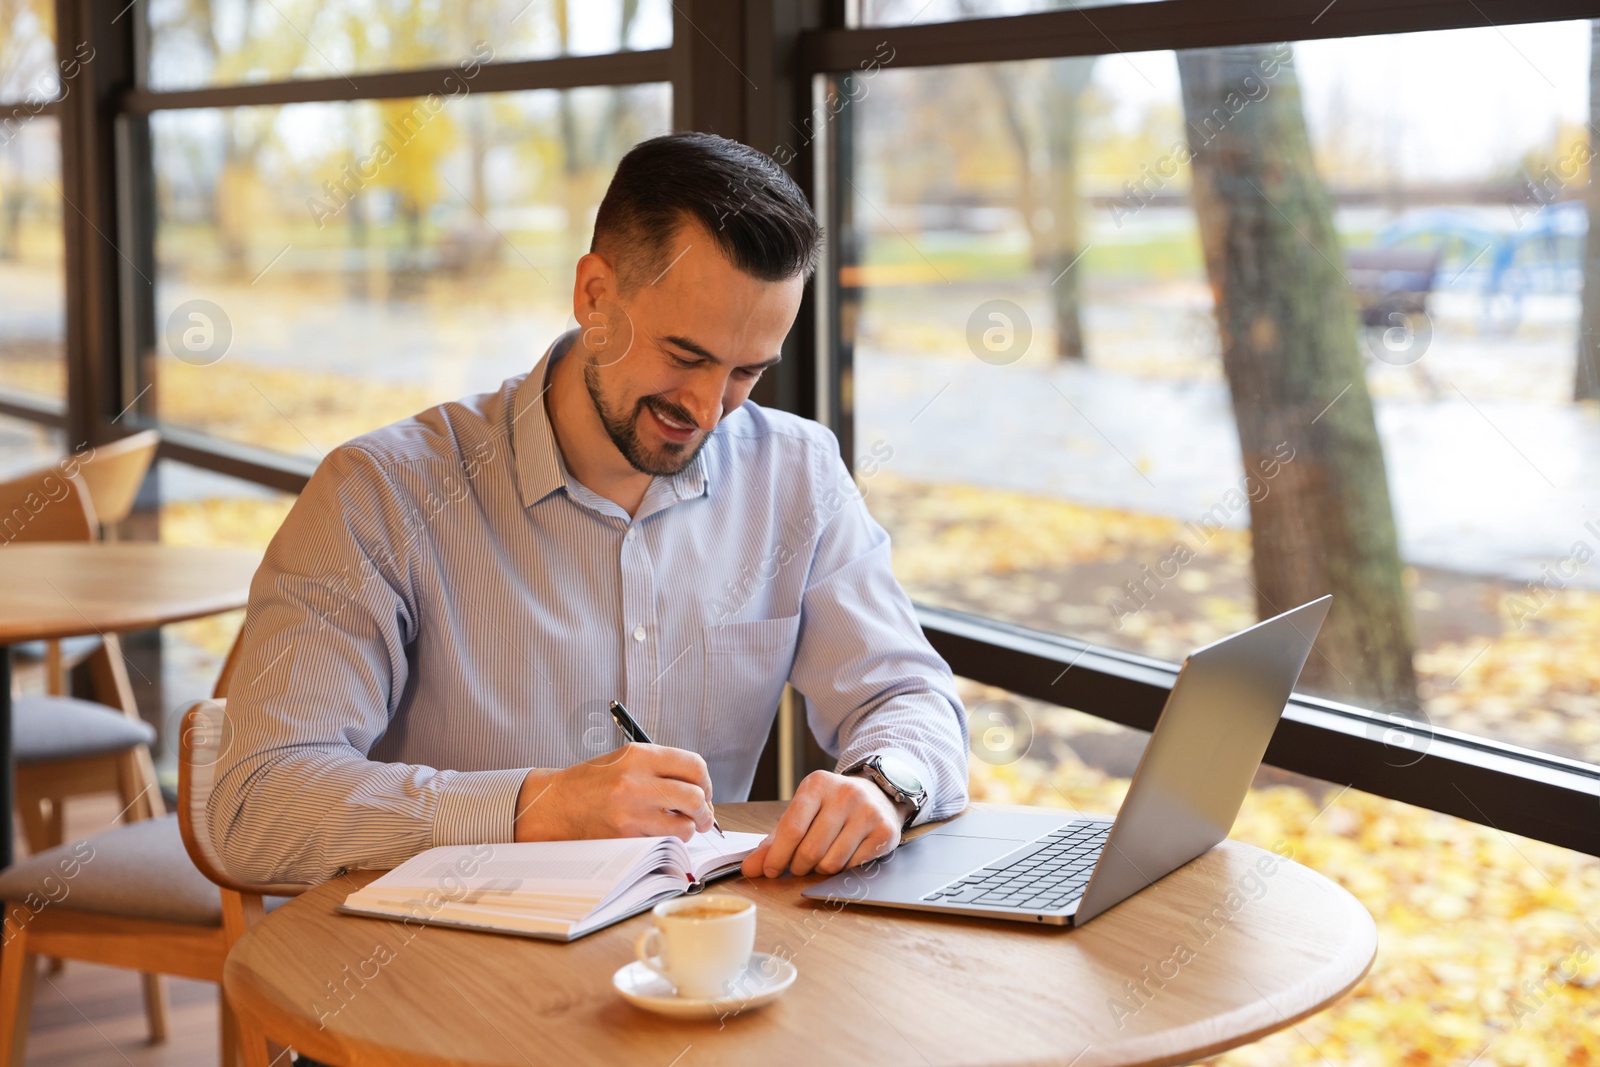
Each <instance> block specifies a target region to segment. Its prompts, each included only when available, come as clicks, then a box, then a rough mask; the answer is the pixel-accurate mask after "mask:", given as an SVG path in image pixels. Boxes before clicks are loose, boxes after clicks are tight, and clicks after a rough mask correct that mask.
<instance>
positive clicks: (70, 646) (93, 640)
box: [11, 634, 100, 663]
mask: <svg viewBox="0 0 1600 1067" xmlns="http://www.w3.org/2000/svg"><path fill="white" fill-rule="evenodd" d="M99 647H100V638H99V637H97V636H95V635H94V634H90V635H89V636H88V637H64V638H62V639H61V658H62V659H64V660H66V661H67V662H68V663H74V662H76V661H78V660H81V659H83V658H84V657H85V656H87V655H88V654H89V653H91V652H93V651H94V650H95V649H97V648H99ZM44 653H45V642H43V641H24V642H22V644H20V645H12V646H11V655H12V656H13V657H14V658H15V659H19V660H27V661H29V662H40V663H42V662H44Z"/></svg>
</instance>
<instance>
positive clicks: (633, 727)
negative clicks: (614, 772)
mask: <svg viewBox="0 0 1600 1067" xmlns="http://www.w3.org/2000/svg"><path fill="white" fill-rule="evenodd" d="M611 717H612V718H613V719H615V720H616V721H617V729H619V730H621V731H622V736H623V737H626V738H627V739H628V740H629V741H633V742H635V743H636V744H640V745H653V744H655V742H654V741H652V740H650V735H649V734H647V733H645V732H644V727H643V726H640V725H639V724H638V723H636V722H634V721H633V716H632V715H629V714H628V709H627V708H625V707H623V706H622V704H621V702H620V701H616V700H613V701H612V702H611ZM711 828H712V829H713V830H715V831H716V832H717V836H718V837H720V838H722V839H723V840H724V841H726V840H727V839H728V835H727V834H725V833H723V832H722V827H720V826H718V825H717V817H716V816H715V815H713V816H712V817H711Z"/></svg>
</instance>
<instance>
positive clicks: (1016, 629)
mask: <svg viewBox="0 0 1600 1067" xmlns="http://www.w3.org/2000/svg"><path fill="white" fill-rule="evenodd" d="M916 611H917V617H918V621H919V622H920V623H921V625H922V628H923V631H924V633H926V634H927V637H928V640H929V641H930V642H931V643H932V644H933V647H934V648H935V649H936V650H937V651H938V653H939V654H940V655H941V656H942V657H944V659H945V660H946V662H948V663H949V664H950V668H951V670H953V671H954V672H955V673H956V674H958V675H960V676H962V677H965V678H971V679H972V680H974V681H977V682H982V683H984V684H986V685H993V686H999V687H1001V688H1004V689H1006V690H1008V691H1010V692H1013V693H1016V694H1018V695H1019V696H1023V697H1029V698H1032V699H1034V700H1042V701H1046V702H1048V703H1050V704H1054V705H1057V706H1060V707H1068V708H1075V709H1077V710H1080V711H1084V712H1087V713H1088V714H1091V715H1094V716H1095V717H1096V718H1101V719H1105V720H1107V721H1108V722H1115V723H1118V724H1120V725H1123V726H1128V727H1132V728H1134V729H1138V730H1146V731H1148V730H1150V729H1152V728H1153V727H1154V726H1155V724H1156V720H1157V718H1158V717H1159V716H1160V714H1161V708H1162V706H1163V704H1164V703H1165V702H1166V699H1167V694H1168V693H1169V692H1170V691H1171V689H1172V684H1173V682H1174V681H1175V680H1176V678H1177V674H1178V668H1177V667H1176V666H1174V665H1172V664H1169V663H1163V662H1161V661H1160V660H1153V659H1149V658H1147V657H1143V656H1137V655H1133V654H1131V653H1126V652H1121V651H1118V650H1114V649H1105V648H1096V647H1094V646H1092V645H1089V644H1087V643H1085V642H1082V641H1075V640H1072V639H1070V638H1063V637H1057V636H1055V635H1053V634H1047V633H1042V632H1039V631H1035V630H1028V629H1026V628H1024V627H1020V626H1016V625H1012V624H1007V623H997V622H994V621H992V620H989V619H986V618H984V617H982V616H978V615H971V614H968V613H965V612H959V611H952V610H949V609H945V608H935V607H928V606H926V605H923V604H918V605H916ZM1401 735H1405V737H1404V739H1403V740H1402V736H1401ZM1266 759H1267V762H1268V763H1270V764H1272V765H1273V766H1275V767H1280V768H1282V769H1284V770H1287V771H1293V772H1294V773H1296V774H1304V775H1309V776H1311V777H1313V778H1319V779H1322V780H1323V781H1329V782H1335V783H1338V784H1340V785H1348V786H1351V787H1353V788H1356V789H1360V790H1362V791H1363V792H1367V793H1372V794H1374V795H1377V796H1382V797H1387V798H1388V799H1390V800H1398V801H1401V802H1403V803H1406V804H1414V805H1416V806H1418V807H1423V808H1428V809H1430V810H1432V811H1438V812H1443V813H1444V814H1447V815H1454V816H1456V817H1458V818H1463V819H1467V820H1468V821H1471V822H1475V823H1479V824H1481V825H1485V826H1491V827H1493V828H1495V829H1497V830H1501V831H1504V832H1506V833H1515V834H1521V835H1523V836H1526V837H1533V838H1538V839H1539V840H1542V841H1547V842H1549V843H1551V844H1554V845H1560V846H1562V847H1563V848H1571V849H1577V850H1578V851H1580V852H1584V853H1587V854H1589V855H1592V856H1600V818H1596V812H1597V811H1600V770H1596V769H1595V768H1593V767H1590V766H1589V765H1587V764H1583V763H1580V762H1578V761H1576V760H1567V759H1562V758H1561V757H1555V756H1550V755H1547V754H1543V753H1537V752H1531V751H1529V750H1526V749H1522V748H1518V747H1516V746H1514V745H1507V744H1502V743H1500V742H1496V741H1492V740H1489V739H1486V738H1480V737H1472V736H1469V735H1466V734H1461V733H1458V732H1456V731H1451V730H1443V729H1434V728H1430V727H1428V726H1427V725H1426V724H1422V723H1418V724H1416V725H1409V724H1407V723H1405V722H1403V721H1400V720H1390V719H1385V718H1383V717H1382V716H1378V715H1373V714H1371V713H1368V712H1366V711H1364V710H1362V709H1360V708H1355V707H1350V706H1347V705H1342V704H1338V703H1336V702H1334V701H1328V700H1321V699H1318V698H1313V697H1305V696H1301V695H1300V694H1296V695H1294V696H1293V697H1291V698H1290V701H1289V704H1288V707H1287V708H1285V710H1284V715H1283V721H1282V722H1281V723H1280V724H1279V726H1278V730H1277V733H1275V734H1274V735H1273V739H1272V744H1271V746H1270V747H1269V748H1268V749H1267V757H1266Z"/></svg>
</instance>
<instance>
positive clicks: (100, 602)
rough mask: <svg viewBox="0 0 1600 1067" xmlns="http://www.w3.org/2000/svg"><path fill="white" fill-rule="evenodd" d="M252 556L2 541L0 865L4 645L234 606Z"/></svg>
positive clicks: (6, 748) (5, 731) (5, 771)
mask: <svg viewBox="0 0 1600 1067" xmlns="http://www.w3.org/2000/svg"><path fill="white" fill-rule="evenodd" d="M260 562H261V555H260V553H257V552H247V551H244V550H241V549H231V548H187V547H183V546H179V545H162V544H152V543H117V544H107V543H103V542H60V543H57V542H51V543H36V542H28V543H22V544H5V545H0V867H8V866H10V865H11V857H12V853H11V848H12V841H11V830H12V827H11V822H12V819H11V813H12V796H11V791H12V762H11V655H10V646H12V645H14V644H18V643H19V642H22V641H42V640H48V639H51V638H60V637H82V636H85V635H88V634H108V633H120V632H123V631H127V630H145V629H149V628H151V627H155V626H162V625H165V624H166V623H169V622H182V621H183V620H185V619H197V618H200V617H202V616H205V615H215V614H217V613H219V612H223V611H231V610H233V609H234V608H240V607H243V606H244V605H245V602H246V601H247V600H248V599H249V597H250V579H251V578H252V577H253V576H254V574H255V571H256V567H257V566H258V565H259V564H260Z"/></svg>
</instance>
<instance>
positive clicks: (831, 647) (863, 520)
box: [790, 433, 967, 823]
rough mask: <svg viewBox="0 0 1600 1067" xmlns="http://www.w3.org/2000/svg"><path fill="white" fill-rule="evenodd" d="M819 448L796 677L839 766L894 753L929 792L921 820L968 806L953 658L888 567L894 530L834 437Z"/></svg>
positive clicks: (962, 714)
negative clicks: (930, 635)
mask: <svg viewBox="0 0 1600 1067" xmlns="http://www.w3.org/2000/svg"><path fill="white" fill-rule="evenodd" d="M827 440H828V441H829V442H833V441H834V438H833V436H832V434H831V433H828V437H827ZM818 456H819V458H818V460H817V463H818V465H819V468H820V470H821V472H822V473H821V477H820V479H819V484H820V485H821V487H822V488H821V490H820V491H819V492H818V493H817V494H816V500H815V501H814V505H813V507H814V512H815V514H816V516H817V523H818V525H819V527H820V532H819V533H818V536H817V538H816V541H815V545H814V549H813V553H812V558H811V560H810V568H809V574H808V576H807V579H806V586H805V592H804V594H803V597H802V606H801V622H800V637H799V644H798V648H797V649H796V653H795V662H794V667H793V670H792V672H791V675H790V682H791V684H793V685H794V687H795V688H796V689H797V690H799V691H800V693H801V694H802V695H803V696H804V697H805V698H806V715H807V719H808V721H809V723H810V726H811V730H812V733H813V734H814V735H815V736H816V738H817V741H818V743H819V744H820V745H821V746H822V747H823V749H824V750H825V751H827V752H828V754H829V755H832V756H834V757H836V759H837V761H838V762H837V765H836V767H837V769H839V770H843V769H845V768H846V767H848V766H850V765H851V764H854V763H856V762H858V761H860V760H862V759H865V758H866V757H868V756H873V755H891V754H892V755H894V756H895V757H897V758H898V759H899V760H901V761H902V762H904V763H906V764H908V765H910V766H911V767H912V768H913V769H914V770H915V771H916V773H917V775H918V777H919V778H920V779H921V781H922V783H923V785H924V786H925V787H926V788H927V789H928V792H929V798H928V803H927V804H926V805H925V806H924V807H923V809H922V812H921V813H920V814H919V815H918V817H917V822H919V823H921V822H926V821H928V820H930V819H942V818H946V817H948V816H950V815H954V814H956V813H957V812H959V811H961V809H962V808H964V807H966V803H967V726H966V711H965V709H964V708H963V707H962V705H961V699H960V697H959V696H957V695H956V691H955V680H954V677H953V676H952V674H951V672H950V665H949V664H948V663H946V662H945V661H944V659H943V658H942V657H941V656H940V655H939V654H938V653H937V652H935V651H934V649H933V646H932V645H930V644H929V643H928V639H927V637H926V636H924V634H923V632H922V627H921V626H920V625H919V624H918V622H917V618H916V613H915V611H914V610H913V609H912V606H911V599H910V598H909V597H908V596H907V595H906V593H905V590H904V589H902V588H901V587H900V583H899V582H898V581H896V579H895V576H894V572H893V570H892V569H891V567H890V544H889V534H888V532H887V531H885V530H884V528H883V527H882V526H881V525H879V524H878V522H877V521H876V520H875V519H873V517H872V515H871V513H870V512H869V511H868V510H867V506H866V501H865V499H864V498H863V497H862V495H861V493H860V492H859V491H858V490H857V489H856V486H855V482H854V480H853V479H852V478H851V477H850V474H849V472H848V470H847V469H846V468H845V466H844V463H843V461H842V460H841V459H840V458H839V454H838V450H837V445H836V444H835V445H834V446H833V447H832V448H831V449H830V448H826V447H824V448H822V449H820V450H819V453H818Z"/></svg>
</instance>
